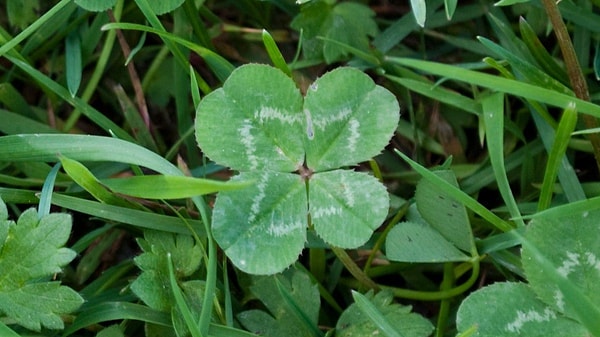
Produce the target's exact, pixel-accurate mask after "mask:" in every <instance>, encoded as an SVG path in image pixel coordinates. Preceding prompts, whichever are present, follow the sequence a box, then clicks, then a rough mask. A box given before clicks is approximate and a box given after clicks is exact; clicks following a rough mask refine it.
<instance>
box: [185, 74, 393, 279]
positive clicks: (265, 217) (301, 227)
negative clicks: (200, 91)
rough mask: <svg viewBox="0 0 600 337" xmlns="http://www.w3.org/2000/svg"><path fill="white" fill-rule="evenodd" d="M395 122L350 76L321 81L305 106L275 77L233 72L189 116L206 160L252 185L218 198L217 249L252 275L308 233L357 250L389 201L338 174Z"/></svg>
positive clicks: (268, 270)
mask: <svg viewBox="0 0 600 337" xmlns="http://www.w3.org/2000/svg"><path fill="white" fill-rule="evenodd" d="M398 119H399V106H398V102H397V100H396V98H395V96H394V95H393V94H392V93H390V92H389V91H388V90H387V89H385V88H383V87H381V86H379V85H376V84H375V83H374V82H373V81H372V80H371V78H369V77H368V76H367V75H366V74H364V73H363V72H361V71H359V70H357V69H353V68H346V67H342V68H338V69H336V70H333V71H331V72H329V73H327V74H325V75H323V76H322V77H320V78H319V79H317V80H316V81H315V82H314V83H313V84H312V85H310V87H309V88H308V90H307V93H306V95H305V96H304V97H303V96H302V94H301V93H300V90H299V89H298V88H297V87H296V84H295V83H294V81H293V80H292V79H291V78H289V77H288V76H286V75H285V74H284V73H283V72H281V71H280V70H278V69H276V68H273V67H270V66H267V65H259V64H249V65H244V66H241V67H239V68H237V69H236V70H235V71H234V72H233V73H232V74H231V76H230V77H229V78H228V79H227V80H226V81H225V83H224V84H223V87H222V88H220V89H217V90H215V91H214V92H212V93H210V94H209V95H207V96H206V97H204V99H203V100H202V101H201V102H200V104H199V105H198V108H197V116H196V138H197V141H198V144H199V146H200V148H201V149H202V150H203V151H204V153H205V155H206V156H208V157H209V158H211V159H212V160H214V161H215V162H217V163H219V164H222V165H225V166H229V167H231V168H232V169H234V170H237V171H239V172H240V173H239V174H238V175H236V176H235V177H234V178H233V179H232V180H235V181H241V180H252V181H254V184H253V185H252V186H250V187H248V188H245V189H242V190H238V191H231V192H221V193H219V195H218V196H217V199H216V201H215V205H214V211H213V219H212V230H213V235H214V238H215V240H216V241H217V243H218V244H219V245H220V246H221V248H222V249H223V250H224V251H225V253H226V254H227V256H228V257H229V258H230V259H231V261H232V262H233V263H234V264H235V265H236V266H237V267H238V268H240V269H241V270H243V271H245V272H248V273H253V274H272V273H276V272H280V271H282V270H284V269H285V268H286V267H288V266H289V265H290V264H292V263H293V262H294V261H295V260H296V259H297V258H298V255H299V254H300V252H301V251H302V249H303V248H304V243H305V241H306V227H307V226H308V227H310V228H314V230H315V232H316V233H317V234H318V235H319V236H320V237H321V238H322V239H323V240H325V241H326V242H327V243H329V244H331V245H334V246H338V247H341V248H355V247H358V246H360V245H362V244H364V243H365V242H366V241H367V240H368V239H369V238H370V236H371V234H372V233H373V230H375V229H376V228H377V227H378V226H379V225H381V223H382V222H383V220H384V219H385V217H386V215H387V212H388V207H389V196H388V194H387V191H386V189H385V187H384V186H383V185H382V184H381V183H380V182H379V181H377V179H375V178H374V177H372V176H370V175H368V174H367V173H363V172H356V171H353V170H349V169H343V168H344V167H348V166H352V165H356V164H357V163H359V162H362V161H365V160H368V159H370V158H371V157H373V156H375V155H377V154H378V153H379V152H380V151H381V150H382V149H383V148H384V147H385V146H386V144H387V143H388V142H389V139H390V137H391V136H392V134H393V133H394V130H395V129H396V126H397V123H398Z"/></svg>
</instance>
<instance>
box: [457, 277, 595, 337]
mask: <svg viewBox="0 0 600 337" xmlns="http://www.w3.org/2000/svg"><path fill="white" fill-rule="evenodd" d="M456 324H457V328H458V331H459V332H464V331H466V330H468V329H470V328H472V327H473V326H475V327H476V331H475V333H474V334H472V335H469V336H472V337H512V336H514V337H517V336H527V337H547V336H553V337H584V336H590V335H589V333H588V332H587V331H586V330H585V329H584V328H583V327H582V326H581V325H579V324H578V323H577V322H575V321H573V320H570V319H568V318H565V317H564V316H562V315H561V314H559V313H557V312H556V311H554V310H553V309H552V308H550V307H549V306H547V305H546V304H544V303H543V302H542V301H540V300H539V299H538V298H537V296H536V294H535V293H534V292H533V291H532V290H531V288H530V287H529V286H528V285H526V284H524V283H511V282H503V283H495V284H492V285H490V286H487V287H484V288H482V289H480V290H478V291H476V292H474V293H472V294H471V295H469V297H467V299H465V300H464V301H463V302H462V304H461V306H460V308H459V309H458V313H457V318H456Z"/></svg>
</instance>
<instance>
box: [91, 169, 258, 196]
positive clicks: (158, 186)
mask: <svg viewBox="0 0 600 337" xmlns="http://www.w3.org/2000/svg"><path fill="white" fill-rule="evenodd" d="M101 182H102V184H103V185H105V186H107V187H108V188H110V189H111V190H112V191H113V192H116V193H121V194H126V195H130V196H133V197H138V198H146V199H179V198H189V197H193V196H195V195H203V194H209V193H214V192H218V191H227V190H236V189H240V188H244V187H247V186H248V185H250V184H251V183H252V182H251V181H240V182H235V183H232V182H223V181H218V180H211V179H200V178H193V177H184V176H164V175H149V176H134V177H128V178H115V179H104V180H102V181H101Z"/></svg>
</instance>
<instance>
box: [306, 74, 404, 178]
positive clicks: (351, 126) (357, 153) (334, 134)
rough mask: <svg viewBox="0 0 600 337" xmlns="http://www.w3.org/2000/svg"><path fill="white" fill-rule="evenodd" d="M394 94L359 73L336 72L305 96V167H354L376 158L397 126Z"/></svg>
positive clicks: (320, 168)
mask: <svg viewBox="0 0 600 337" xmlns="http://www.w3.org/2000/svg"><path fill="white" fill-rule="evenodd" d="M399 111H400V108H399V106H398V101H397V100H396V98H395V96H394V95H393V94H392V93H391V92H389V91H388V90H387V89H385V88H383V87H381V86H377V85H375V82H373V80H372V79H371V78H369V77H368V76H367V75H365V74H364V73H363V72H361V71H360V70H357V69H353V68H338V69H335V70H333V71H331V72H328V73H326V74H325V75H323V76H322V77H321V78H319V79H317V80H316V81H315V82H314V83H313V84H312V85H311V86H310V88H309V90H308V92H307V93H306V98H305V102H304V114H305V115H306V123H307V125H306V129H307V132H306V134H307V135H306V137H305V139H306V140H305V147H306V164H307V166H308V167H309V168H310V169H312V170H313V171H324V170H329V169H332V168H338V167H340V166H347V165H355V164H357V163H359V162H362V161H365V160H368V159H370V158H372V157H374V156H376V155H377V154H378V153H379V152H380V151H381V150H382V149H383V148H384V147H385V146H386V145H387V144H388V142H389V140H390V138H391V137H392V134H393V132H394V131H395V130H396V126H397V124H398V119H399V113H398V112H399Z"/></svg>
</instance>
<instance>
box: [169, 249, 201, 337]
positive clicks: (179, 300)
mask: <svg viewBox="0 0 600 337" xmlns="http://www.w3.org/2000/svg"><path fill="white" fill-rule="evenodd" d="M167 265H168V266H169V282H170V283H171V290H172V291H173V297H174V298H175V303H176V304H177V308H178V309H179V312H180V313H181V315H182V316H183V321H184V322H185V325H186V326H187V328H188V330H189V331H190V333H191V334H192V336H193V337H202V336H204V335H203V334H202V332H200V329H199V328H198V325H196V321H195V319H194V317H192V312H191V311H190V308H189V307H188V305H187V303H186V302H185V299H184V298H183V293H182V292H181V289H179V285H178V284H177V280H176V279H175V272H174V271H173V260H172V259H171V253H167Z"/></svg>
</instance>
